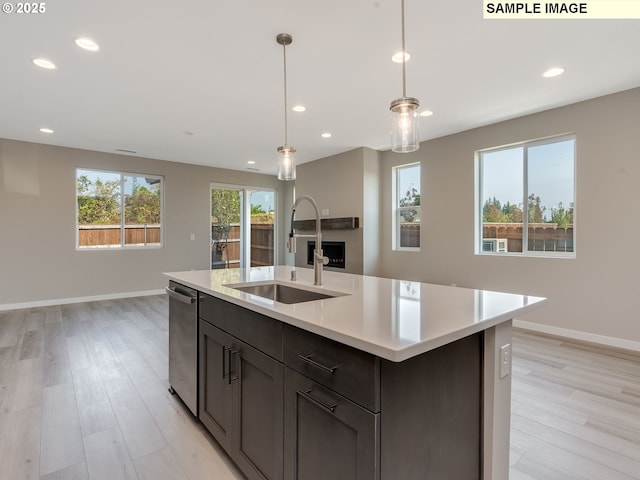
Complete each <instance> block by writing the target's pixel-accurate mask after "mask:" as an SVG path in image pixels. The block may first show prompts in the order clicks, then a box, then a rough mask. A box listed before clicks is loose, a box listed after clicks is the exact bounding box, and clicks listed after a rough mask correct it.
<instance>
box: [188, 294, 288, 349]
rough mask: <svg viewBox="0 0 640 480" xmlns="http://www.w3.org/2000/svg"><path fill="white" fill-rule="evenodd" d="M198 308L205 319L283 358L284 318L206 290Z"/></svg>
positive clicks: (257, 347) (254, 345) (256, 346)
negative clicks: (281, 318) (217, 295)
mask: <svg viewBox="0 0 640 480" xmlns="http://www.w3.org/2000/svg"><path fill="white" fill-rule="evenodd" d="M198 311H199V316H200V318H201V319H202V320H205V321H207V322H209V323H211V324H213V325H215V326H216V327H218V328H219V329H221V330H224V331H225V332H227V333H229V334H231V335H233V336H234V337H236V338H239V339H240V340H242V341H243V342H245V343H248V344H249V345H251V346H252V347H254V348H256V349H258V350H260V351H262V352H264V353H266V354H267V355H269V356H271V357H273V358H275V359H276V360H278V361H282V359H283V355H282V349H283V346H282V344H283V340H282V327H283V325H282V322H280V321H278V320H274V319H273V318H269V317H267V316H265V315H261V314H259V313H256V312H253V311H251V310H248V309H246V308H242V307H239V306H238V305H234V304H233V303H229V302H225V301H224V300H220V299H219V298H216V297H212V296H211V295H206V294H203V295H201V297H200V301H199V306H198Z"/></svg>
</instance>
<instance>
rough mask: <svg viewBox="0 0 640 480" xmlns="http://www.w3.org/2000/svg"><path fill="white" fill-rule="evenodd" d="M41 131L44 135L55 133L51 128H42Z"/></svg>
mask: <svg viewBox="0 0 640 480" xmlns="http://www.w3.org/2000/svg"><path fill="white" fill-rule="evenodd" d="M40 131H41V132H42V133H53V130H51V129H50V128H41V129H40Z"/></svg>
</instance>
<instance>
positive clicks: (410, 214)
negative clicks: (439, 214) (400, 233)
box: [398, 187, 420, 222]
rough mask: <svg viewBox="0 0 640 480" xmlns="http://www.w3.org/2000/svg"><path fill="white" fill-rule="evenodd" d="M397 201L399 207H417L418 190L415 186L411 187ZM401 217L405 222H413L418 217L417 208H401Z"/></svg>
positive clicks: (418, 201) (418, 200) (418, 199)
mask: <svg viewBox="0 0 640 480" xmlns="http://www.w3.org/2000/svg"><path fill="white" fill-rule="evenodd" d="M398 203H399V204H400V206H401V207H418V206H420V192H418V190H417V189H416V188H415V187H412V188H411V189H409V190H407V192H406V193H405V195H404V197H402V198H401V199H400V201H399V202H398ZM402 218H403V220H404V221H405V222H414V221H415V220H416V219H418V210H417V209H413V208H411V209H406V210H403V212H402Z"/></svg>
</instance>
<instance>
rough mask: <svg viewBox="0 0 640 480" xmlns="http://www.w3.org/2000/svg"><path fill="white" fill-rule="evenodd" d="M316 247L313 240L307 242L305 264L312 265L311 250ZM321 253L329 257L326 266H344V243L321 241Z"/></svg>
mask: <svg viewBox="0 0 640 480" xmlns="http://www.w3.org/2000/svg"><path fill="white" fill-rule="evenodd" d="M315 249H316V242H315V240H311V241H309V242H307V265H313V251H314V250H315ZM322 253H323V255H324V256H325V257H328V258H329V263H328V264H327V265H326V266H327V267H333V268H345V259H344V257H345V243H344V242H322Z"/></svg>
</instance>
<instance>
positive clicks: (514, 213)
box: [502, 202, 524, 223]
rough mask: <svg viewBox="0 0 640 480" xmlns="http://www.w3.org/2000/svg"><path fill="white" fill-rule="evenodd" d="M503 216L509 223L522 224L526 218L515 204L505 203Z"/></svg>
mask: <svg viewBox="0 0 640 480" xmlns="http://www.w3.org/2000/svg"><path fill="white" fill-rule="evenodd" d="M502 214H503V215H504V218H505V222H507V223H522V219H523V217H524V215H523V212H522V209H521V208H520V207H519V206H518V205H516V204H515V203H509V202H507V203H505V204H504V205H503V207H502Z"/></svg>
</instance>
